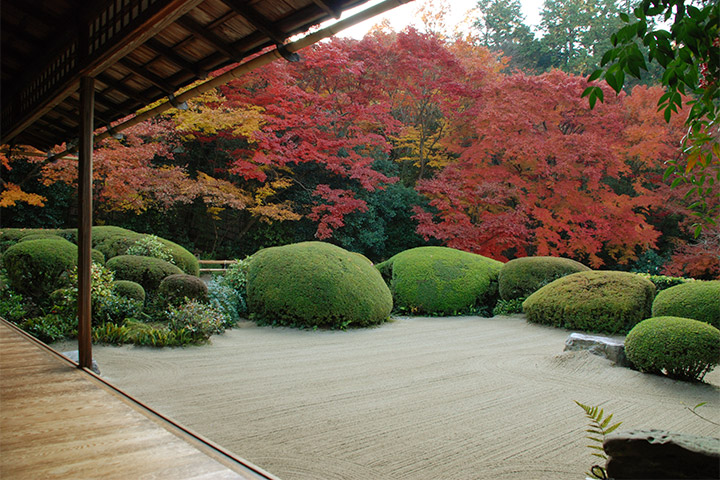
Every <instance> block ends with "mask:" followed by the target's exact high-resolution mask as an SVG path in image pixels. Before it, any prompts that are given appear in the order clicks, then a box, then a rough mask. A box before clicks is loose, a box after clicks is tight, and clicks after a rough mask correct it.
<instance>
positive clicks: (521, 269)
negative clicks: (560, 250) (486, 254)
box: [498, 257, 590, 300]
mask: <svg viewBox="0 0 720 480" xmlns="http://www.w3.org/2000/svg"><path fill="white" fill-rule="evenodd" d="M588 271H590V268H589V267H586V266H585V265H583V264H582V263H580V262H576V261H575V260H570V259H569V258H561V257H524V258H516V259H515V260H510V261H509V262H507V263H506V264H505V265H503V267H502V268H501V269H500V274H499V276H498V288H499V291H500V298H502V299H503V300H516V299H525V298H527V297H529V296H530V295H531V294H533V293H534V292H536V291H537V290H539V289H540V288H541V287H544V286H545V285H547V284H548V283H551V282H553V281H555V280H557V279H558V278H562V277H564V276H566V275H570V274H571V273H577V272H588Z"/></svg>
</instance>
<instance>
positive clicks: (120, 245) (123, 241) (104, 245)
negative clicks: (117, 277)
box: [93, 233, 142, 260]
mask: <svg viewBox="0 0 720 480" xmlns="http://www.w3.org/2000/svg"><path fill="white" fill-rule="evenodd" d="M141 238H142V235H139V234H137V233H133V234H131V235H118V236H113V237H107V238H105V239H104V240H103V241H101V242H95V241H94V239H93V244H94V245H95V248H96V249H97V250H99V251H101V252H102V253H103V255H105V258H107V259H108V260H109V259H111V258H114V257H119V256H120V255H126V254H127V251H128V248H130V247H132V246H133V245H134V244H135V242H137V241H138V240H139V239H141Z"/></svg>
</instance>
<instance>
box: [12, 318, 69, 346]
mask: <svg viewBox="0 0 720 480" xmlns="http://www.w3.org/2000/svg"><path fill="white" fill-rule="evenodd" d="M19 327H20V328H22V329H23V330H25V331H26V332H27V333H29V334H30V335H32V336H34V337H35V338H37V339H38V340H40V341H42V342H45V343H52V342H58V341H60V340H64V339H66V338H71V337H76V336H77V323H76V322H75V321H73V319H69V318H66V317H64V316H62V315H57V314H48V315H43V316H41V317H34V318H29V319H27V320H25V321H23V322H22V323H20V324H19Z"/></svg>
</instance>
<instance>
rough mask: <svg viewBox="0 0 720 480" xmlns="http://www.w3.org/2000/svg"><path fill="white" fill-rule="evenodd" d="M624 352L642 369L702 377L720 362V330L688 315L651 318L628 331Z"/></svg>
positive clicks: (693, 378) (681, 377) (672, 375)
mask: <svg viewBox="0 0 720 480" xmlns="http://www.w3.org/2000/svg"><path fill="white" fill-rule="evenodd" d="M625 354H626V355H627V357H628V360H630V362H632V364H633V365H634V366H635V367H636V368H637V369H638V370H640V371H642V372H648V373H665V374H666V375H667V376H669V377H671V378H677V379H680V380H702V379H703V377H704V376H705V374H706V373H707V372H709V371H710V370H712V369H713V367H714V366H715V365H717V364H718V363H720V330H718V329H717V328H715V327H713V326H712V325H709V324H707V323H705V322H700V321H697V320H692V319H689V318H681V317H671V316H663V317H655V318H649V319H647V320H644V321H642V322H640V323H638V324H637V325H636V326H635V327H634V328H633V329H632V330H631V331H630V333H628V335H627V337H626V338H625Z"/></svg>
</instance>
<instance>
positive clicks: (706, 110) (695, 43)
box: [582, 0, 720, 237]
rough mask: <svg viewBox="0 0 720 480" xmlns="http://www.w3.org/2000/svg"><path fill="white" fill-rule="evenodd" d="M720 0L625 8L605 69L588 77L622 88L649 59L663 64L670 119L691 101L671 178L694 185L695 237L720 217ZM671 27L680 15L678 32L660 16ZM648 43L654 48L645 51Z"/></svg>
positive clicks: (650, 1)
mask: <svg viewBox="0 0 720 480" xmlns="http://www.w3.org/2000/svg"><path fill="white" fill-rule="evenodd" d="M719 5H720V4H719V3H718V2H717V1H716V0H714V1H713V0H702V1H700V2H699V3H695V4H686V2H685V0H642V1H641V2H640V3H639V4H638V5H637V7H636V8H635V9H634V10H633V12H632V15H628V14H625V13H622V14H620V17H621V19H622V20H623V22H625V26H623V27H622V28H620V29H619V30H618V31H617V32H615V33H614V34H612V36H611V39H610V40H611V42H612V48H611V49H609V50H608V51H606V52H605V54H604V55H603V57H602V60H601V68H599V69H598V70H595V71H594V72H593V73H592V74H591V75H590V76H589V77H588V82H594V81H596V80H601V79H604V80H605V81H606V82H607V84H608V85H609V86H610V87H611V88H612V89H613V90H615V92H617V93H620V91H621V90H622V88H623V87H624V85H625V76H626V74H627V75H631V76H633V77H636V78H640V77H641V71H642V70H645V71H647V70H648V62H653V61H655V62H657V63H658V64H659V65H660V66H661V67H662V68H663V70H664V74H663V77H662V80H661V82H662V84H663V86H664V87H665V94H664V95H663V96H662V97H661V98H660V100H659V102H658V110H659V111H662V112H663V114H664V116H665V120H666V121H668V122H669V121H670V118H671V116H672V115H673V114H677V113H678V112H679V110H680V109H681V108H682V104H683V101H684V100H685V101H686V104H687V105H688V106H690V111H689V113H688V117H687V120H686V125H687V126H688V133H687V135H686V136H685V138H684V139H683V145H682V148H683V154H684V155H683V158H682V160H681V159H675V160H672V161H669V162H668V167H667V169H666V171H665V176H664V179H665V180H667V179H668V177H670V176H671V175H674V176H675V178H674V180H673V182H672V186H673V187H676V186H678V185H680V184H687V185H688V187H689V190H688V192H687V195H686V198H688V199H690V198H694V201H693V200H690V202H691V205H690V206H689V208H690V209H692V210H693V211H694V214H695V215H697V216H698V217H700V220H701V221H700V223H698V224H696V229H695V236H696V237H697V236H698V235H699V234H700V230H701V228H702V223H709V224H716V223H717V220H718V219H720V202H719V200H720V193H718V191H717V187H718V185H720V142H719V141H718V139H719V138H720V80H719V79H720V6H719ZM656 17H659V18H661V22H663V24H664V25H667V24H668V22H669V21H670V20H671V19H672V25H671V27H670V31H667V30H663V29H657V30H656V29H655V28H654V22H653V19H654V18H656ZM641 44H642V45H643V46H644V48H645V49H646V51H647V61H646V54H645V53H644V52H643V51H642V50H641V47H640V45H641ZM582 96H583V97H588V101H589V103H590V108H594V106H595V104H596V102H597V101H598V100H599V101H600V102H603V100H604V98H603V90H602V88H601V87H600V86H599V85H597V84H592V85H591V86H589V87H587V88H586V89H585V91H584V92H583V94H582Z"/></svg>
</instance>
